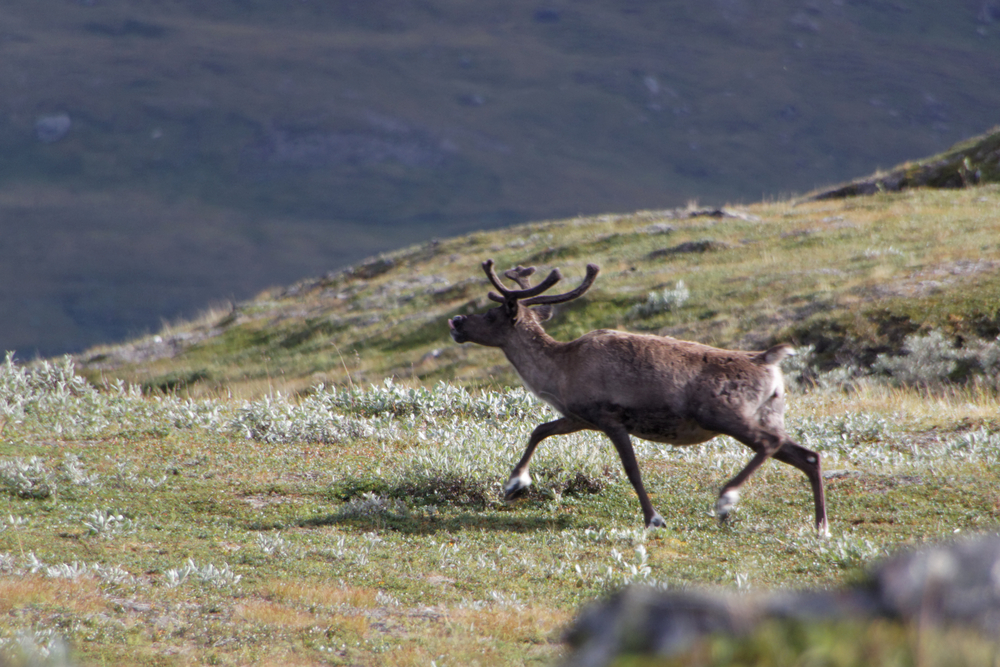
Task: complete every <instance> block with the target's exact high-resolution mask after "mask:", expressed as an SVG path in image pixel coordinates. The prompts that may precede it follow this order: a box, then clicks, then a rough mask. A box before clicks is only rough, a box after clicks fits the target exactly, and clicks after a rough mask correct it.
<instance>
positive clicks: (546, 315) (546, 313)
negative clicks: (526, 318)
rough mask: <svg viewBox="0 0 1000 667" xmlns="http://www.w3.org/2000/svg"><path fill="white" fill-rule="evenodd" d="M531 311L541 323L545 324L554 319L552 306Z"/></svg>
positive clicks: (538, 307) (539, 307) (535, 308)
mask: <svg viewBox="0 0 1000 667" xmlns="http://www.w3.org/2000/svg"><path fill="white" fill-rule="evenodd" d="M531 311H532V312H533V313H534V314H535V317H537V318H538V321H539V322H545V321H546V320H549V319H551V318H552V313H553V309H552V306H535V307H534V308H532V309H531Z"/></svg>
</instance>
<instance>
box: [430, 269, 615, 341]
mask: <svg viewBox="0 0 1000 667" xmlns="http://www.w3.org/2000/svg"><path fill="white" fill-rule="evenodd" d="M599 270H600V269H598V268H597V265H595V264H588V265H587V276H586V277H585V278H584V279H583V282H582V283H581V284H580V286H579V287H577V288H576V289H575V290H572V291H570V292H566V293H565V294H556V295H551V296H542V293H543V292H545V291H546V290H548V289H549V288H550V287H552V286H553V285H555V284H556V283H557V282H559V281H560V280H562V274H561V273H559V269H553V270H552V272H551V273H550V274H549V275H548V277H547V278H546V279H545V280H543V281H542V282H540V283H538V284H537V285H535V286H534V287H532V286H531V284H530V283H529V282H528V277H529V276H531V275H532V274H533V273H534V272H535V267H533V266H529V267H523V266H518V267H516V268H513V269H510V270H509V271H506V272H505V273H504V276H505V277H506V278H508V279H509V280H512V281H514V282H515V283H517V286H518V287H520V289H516V290H514V289H509V288H507V287H505V286H504V284H503V283H502V282H500V278H498V277H497V274H496V272H495V271H494V270H493V260H492V259H488V260H486V261H485V262H483V271H485V272H486V276H487V277H488V278H489V279H490V282H491V283H493V286H494V287H496V288H497V290H498V291H499V292H500V293H499V294H497V293H496V292H490V293H489V295H488V296H489V298H490V300H492V301H496V302H497V303H499V304H500V305H499V306H497V307H496V308H491V309H490V310H488V311H486V312H485V313H476V314H474V315H468V316H465V315H456V316H455V317H453V318H451V319H450V320H448V328H449V330H450V331H451V337H452V338H453V339H454V340H455V342H456V343H466V342H471V343H478V344H480V345H488V346H490V347H503V345H504V344H505V343H506V342H507V341H508V340H509V339H510V337H511V336H512V335H513V334H514V332H515V330H517V329H518V328H521V329H525V328H532V327H538V328H539V329H540V328H541V327H540V323H541V322H544V321H545V320H547V319H549V317H551V316H552V308H551V306H552V305H554V304H557V303H565V302H567V301H572V300H573V299H576V298H577V297H579V296H582V295H583V293H584V292H586V291H587V290H588V289H590V286H591V285H593V284H594V279H595V278H596V277H597V272H598V271H599Z"/></svg>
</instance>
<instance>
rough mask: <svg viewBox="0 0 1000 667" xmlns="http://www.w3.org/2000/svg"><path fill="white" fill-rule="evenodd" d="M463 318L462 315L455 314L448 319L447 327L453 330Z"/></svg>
mask: <svg viewBox="0 0 1000 667" xmlns="http://www.w3.org/2000/svg"><path fill="white" fill-rule="evenodd" d="M464 320H465V317H464V316H462V315H456V316H455V317H453V318H451V319H450V320H448V328H449V329H451V330H454V329H455V327H456V326H458V325H459V324H461V323H462V322H463V321H464Z"/></svg>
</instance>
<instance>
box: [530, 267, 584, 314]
mask: <svg viewBox="0 0 1000 667" xmlns="http://www.w3.org/2000/svg"><path fill="white" fill-rule="evenodd" d="M600 270H601V269H600V267H598V266H597V265H596V264H588V265H587V275H586V277H585V278H584V279H583V282H582V283H580V286H579V287H577V288H576V289H575V290H572V291H571V292H566V293H565V294H553V295H551V296H536V297H534V298H531V299H526V300H525V301H522V302H521V303H523V304H524V305H525V306H540V305H552V304H556V303H566V302H567V301H572V300H573V299H576V298H578V297H581V296H583V293H584V292H586V291H587V290H589V289H590V286H591V285H593V284H594V279H595V278H597V272H598V271H600Z"/></svg>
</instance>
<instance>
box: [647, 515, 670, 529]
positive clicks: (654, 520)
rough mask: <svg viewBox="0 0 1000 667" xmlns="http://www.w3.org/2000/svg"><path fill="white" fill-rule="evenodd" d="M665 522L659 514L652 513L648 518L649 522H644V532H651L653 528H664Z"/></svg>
mask: <svg viewBox="0 0 1000 667" xmlns="http://www.w3.org/2000/svg"><path fill="white" fill-rule="evenodd" d="M666 527H667V522H666V521H664V520H663V517H662V516H660V515H659V513H654V514H653V516H652V517H650V519H649V521H647V522H646V530H652V529H653V528H666Z"/></svg>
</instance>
